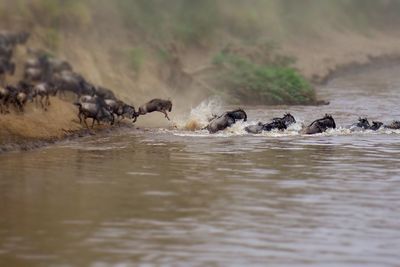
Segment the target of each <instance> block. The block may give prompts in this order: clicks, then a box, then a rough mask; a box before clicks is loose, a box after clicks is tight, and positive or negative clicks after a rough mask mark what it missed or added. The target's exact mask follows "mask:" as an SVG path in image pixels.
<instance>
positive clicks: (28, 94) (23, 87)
mask: <svg viewBox="0 0 400 267" xmlns="http://www.w3.org/2000/svg"><path fill="white" fill-rule="evenodd" d="M17 91H18V92H17V93H16V94H15V95H14V99H13V104H14V106H15V107H16V108H17V109H18V110H19V111H20V112H24V106H25V104H26V102H27V101H28V100H29V99H30V100H33V90H32V85H31V84H29V83H26V82H24V81H20V82H18V84H17Z"/></svg>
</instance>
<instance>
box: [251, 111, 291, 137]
mask: <svg viewBox="0 0 400 267" xmlns="http://www.w3.org/2000/svg"><path fill="white" fill-rule="evenodd" d="M294 123H296V119H295V118H294V117H293V116H292V114H290V113H286V114H285V115H284V116H283V117H282V118H274V119H272V122H270V123H266V124H262V123H261V122H259V123H258V124H257V125H251V126H248V127H246V128H245V130H246V131H247V132H248V133H253V134H258V133H261V132H262V131H268V132H269V131H272V130H274V129H278V130H281V131H283V130H286V129H287V127H289V126H290V125H292V124H294Z"/></svg>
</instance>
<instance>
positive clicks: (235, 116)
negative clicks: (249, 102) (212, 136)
mask: <svg viewBox="0 0 400 267" xmlns="http://www.w3.org/2000/svg"><path fill="white" fill-rule="evenodd" d="M238 120H243V121H247V114H246V112H245V111H244V110H243V109H236V110H233V111H228V112H225V113H224V114H222V115H221V116H219V117H217V118H215V119H213V120H212V121H211V122H210V123H209V124H208V125H207V126H206V127H205V128H204V129H207V130H208V131H209V132H210V133H216V132H218V131H222V130H224V129H226V128H228V127H230V126H232V125H233V124H235V123H236V121H238Z"/></svg>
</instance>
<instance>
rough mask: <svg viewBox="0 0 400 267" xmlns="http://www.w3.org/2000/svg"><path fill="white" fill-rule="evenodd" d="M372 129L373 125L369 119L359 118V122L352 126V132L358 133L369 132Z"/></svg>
mask: <svg viewBox="0 0 400 267" xmlns="http://www.w3.org/2000/svg"><path fill="white" fill-rule="evenodd" d="M370 128H371V125H370V123H369V121H368V119H367V118H361V117H360V118H358V122H356V123H354V124H352V125H350V130H351V131H358V130H368V129H370Z"/></svg>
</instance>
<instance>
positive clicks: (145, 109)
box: [137, 98, 172, 120]
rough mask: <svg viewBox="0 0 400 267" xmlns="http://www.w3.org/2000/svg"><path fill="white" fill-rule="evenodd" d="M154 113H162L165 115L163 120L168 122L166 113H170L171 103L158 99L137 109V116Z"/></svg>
mask: <svg viewBox="0 0 400 267" xmlns="http://www.w3.org/2000/svg"><path fill="white" fill-rule="evenodd" d="M154 111H158V112H161V113H163V114H164V115H165V118H167V119H168V120H170V119H169V117H168V114H167V111H168V112H171V111H172V102H171V101H170V100H164V99H158V98H156V99H153V100H150V101H149V102H147V103H146V104H144V105H142V106H140V107H139V111H138V113H137V114H138V115H144V114H147V113H151V112H154Z"/></svg>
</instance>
